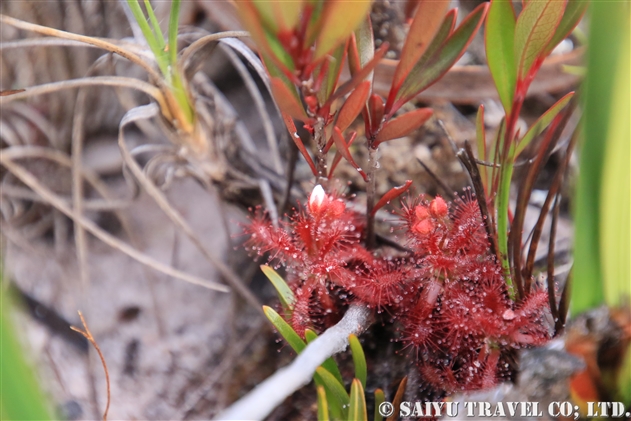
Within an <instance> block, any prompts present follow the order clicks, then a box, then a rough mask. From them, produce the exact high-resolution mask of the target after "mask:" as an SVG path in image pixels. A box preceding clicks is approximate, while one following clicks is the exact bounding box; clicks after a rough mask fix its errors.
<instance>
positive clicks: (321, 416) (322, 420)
mask: <svg viewBox="0 0 631 421" xmlns="http://www.w3.org/2000/svg"><path fill="white" fill-rule="evenodd" d="M318 421H329V405H328V404H327V401H326V392H325V391H324V386H318Z"/></svg>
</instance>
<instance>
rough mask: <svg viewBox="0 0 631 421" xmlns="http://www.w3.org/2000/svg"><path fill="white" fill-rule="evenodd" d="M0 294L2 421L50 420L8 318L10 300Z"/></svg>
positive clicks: (3, 294) (47, 409)
mask: <svg viewBox="0 0 631 421" xmlns="http://www.w3.org/2000/svg"><path fill="white" fill-rule="evenodd" d="M7 295H8V293H7V292H6V290H5V289H4V286H3V287H2V291H0V332H1V335H2V340H1V341H0V419H2V420H50V419H53V418H52V417H51V414H50V412H49V408H48V404H47V402H46V400H45V399H44V395H43V393H42V391H41V389H40V388H39V385H38V383H37V379H36V377H35V374H34V373H33V370H32V368H31V367H29V365H28V364H27V363H26V361H24V358H23V356H24V350H23V349H22V346H21V344H20V343H19V341H18V339H17V336H16V335H15V331H14V329H13V326H12V325H11V320H10V317H9V304H10V303H9V299H8V298H9V297H8V296H7Z"/></svg>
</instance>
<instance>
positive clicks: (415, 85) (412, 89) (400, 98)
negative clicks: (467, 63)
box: [387, 3, 488, 114]
mask: <svg viewBox="0 0 631 421" xmlns="http://www.w3.org/2000/svg"><path fill="white" fill-rule="evenodd" d="M487 9H488V3H484V4H481V5H480V6H478V7H476V8H475V9H474V10H473V11H472V12H471V13H470V14H469V16H467V18H466V19H465V20H464V21H463V22H462V23H461V24H460V26H459V27H458V28H457V29H456V30H455V31H454V32H453V34H451V36H449V38H448V39H447V40H446V41H445V43H444V44H443V45H442V46H441V47H440V48H439V49H438V50H437V51H436V52H435V53H434V54H433V55H432V57H431V58H429V59H428V60H427V61H426V62H424V63H418V64H417V65H416V66H414V68H413V69H412V71H411V72H410V74H409V76H408V77H407V79H405V82H403V85H402V86H401V90H400V91H399V93H398V94H397V101H396V102H395V104H394V105H393V106H392V107H391V109H390V110H389V111H387V112H388V113H389V114H390V113H392V112H393V110H396V109H398V108H399V107H400V106H401V105H403V104H404V103H406V102H407V101H409V100H410V99H412V98H413V97H414V96H416V95H417V94H418V93H419V92H421V91H423V90H424V89H426V88H427V87H429V86H430V85H431V84H432V83H434V82H436V81H437V80H438V79H440V78H441V77H442V76H443V75H444V74H445V72H447V70H449V68H450V67H451V66H453V65H454V63H455V62H456V61H457V60H458V58H460V56H462V54H464V52H465V50H466V49H467V46H468V45H469V43H470V42H471V40H472V39H473V36H474V35H475V33H476V31H477V30H478V28H479V27H480V25H481V24H482V21H483V20H484V16H485V15H486V11H487ZM419 64H420V65H419Z"/></svg>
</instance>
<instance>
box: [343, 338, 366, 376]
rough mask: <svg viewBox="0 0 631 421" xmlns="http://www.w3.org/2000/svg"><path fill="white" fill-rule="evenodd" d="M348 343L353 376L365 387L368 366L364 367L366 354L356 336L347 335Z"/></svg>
mask: <svg viewBox="0 0 631 421" xmlns="http://www.w3.org/2000/svg"><path fill="white" fill-rule="evenodd" d="M348 343H349V344H350V346H351V351H352V353H353V364H354V365H355V378H357V379H359V381H360V382H361V384H362V386H363V387H364V388H366V377H367V376H368V368H367V367H366V356H365V355H364V349H363V348H362V345H361V343H359V339H357V336H355V335H350V336H349V337H348Z"/></svg>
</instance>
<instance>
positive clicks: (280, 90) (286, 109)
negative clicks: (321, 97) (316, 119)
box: [270, 77, 308, 121]
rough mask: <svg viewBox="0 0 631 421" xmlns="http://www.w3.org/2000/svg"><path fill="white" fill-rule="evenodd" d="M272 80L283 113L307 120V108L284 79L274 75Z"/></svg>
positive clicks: (275, 97)
mask: <svg viewBox="0 0 631 421" xmlns="http://www.w3.org/2000/svg"><path fill="white" fill-rule="evenodd" d="M270 82H271V85H272V92H273V94H274V99H275V100H276V103H277V104H278V108H280V110H281V111H282V112H283V113H286V114H289V115H290V116H292V117H293V118H295V119H297V120H301V121H307V119H308V117H307V113H306V112H305V109H304V108H303V106H302V104H300V102H298V99H297V98H296V95H294V94H293V93H292V92H291V91H290V90H289V88H288V87H287V85H285V83H284V82H283V81H282V79H280V78H277V77H272V78H271V80H270Z"/></svg>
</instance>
